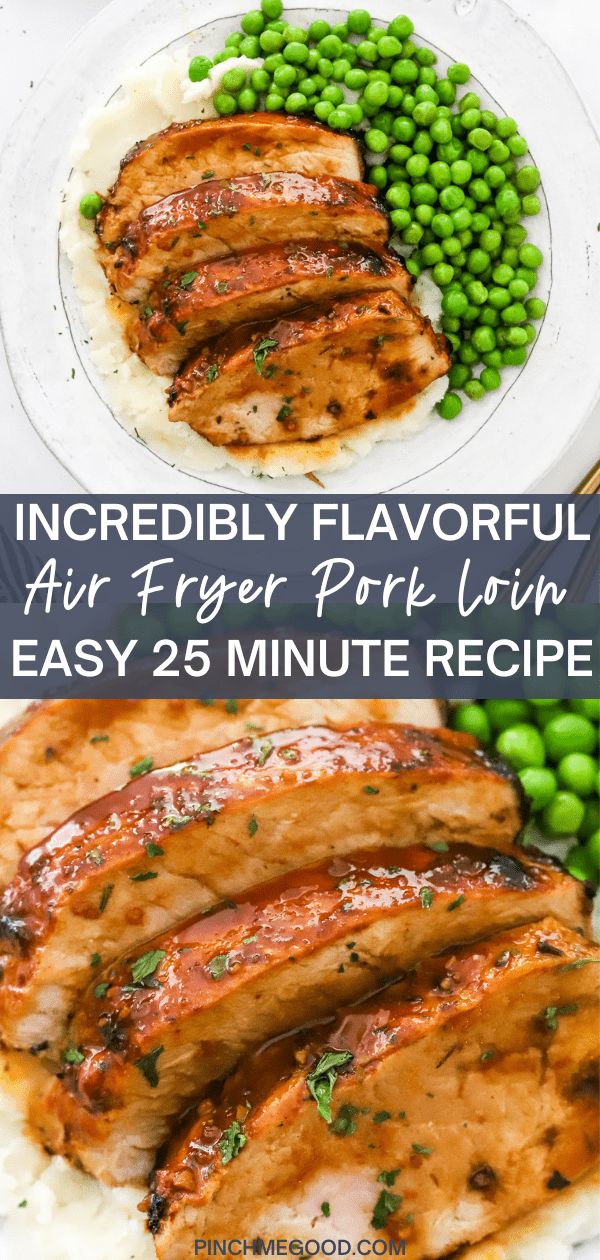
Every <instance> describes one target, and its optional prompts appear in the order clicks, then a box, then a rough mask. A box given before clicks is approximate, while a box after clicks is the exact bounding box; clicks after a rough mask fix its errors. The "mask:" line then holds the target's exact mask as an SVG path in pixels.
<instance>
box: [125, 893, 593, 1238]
mask: <svg viewBox="0 0 600 1260" xmlns="http://www.w3.org/2000/svg"><path fill="white" fill-rule="evenodd" d="M599 962H600V951H599V950H598V948H597V947H596V946H594V945H592V944H591V943H590V942H588V941H585V940H582V938H581V937H580V936H579V935H578V934H577V933H574V932H572V931H571V930H570V929H569V928H567V927H564V926H562V925H561V924H559V923H558V922H557V921H556V920H554V919H552V918H549V919H545V920H543V921H542V922H540V923H537V924H535V925H533V926H531V925H530V926H527V927H519V928H516V929H513V930H511V931H510V932H507V933H502V934H500V935H497V936H493V937H491V938H489V939H487V940H485V941H482V942H480V943H479V944H477V945H474V946H473V945H471V946H467V947H466V948H464V949H462V948H461V949H460V950H457V951H456V952H455V953H450V954H445V955H444V956H442V957H440V958H436V959H433V960H431V961H429V962H427V963H424V964H423V965H422V966H420V967H418V968H417V969H416V971H415V972H414V973H413V974H412V975H411V976H410V977H409V978H408V980H407V981H404V982H402V983H401V984H400V985H398V986H397V987H396V986H394V987H393V988H391V989H388V990H387V991H384V992H383V993H381V994H380V995H379V996H378V997H377V998H376V999H375V1000H369V1001H368V1002H366V1003H365V1004H363V1005H362V1006H361V1005H359V1006H356V1007H354V1008H350V1009H349V1010H346V1012H345V1013H344V1014H342V1015H341V1016H340V1017H339V1018H337V1019H336V1021H335V1022H334V1023H332V1024H331V1025H330V1027H329V1029H323V1028H321V1029H320V1030H319V1031H318V1032H317V1034H316V1036H315V1035H314V1034H313V1036H309V1037H308V1039H306V1038H304V1037H302V1036H295V1037H292V1038H287V1039H285V1040H283V1041H280V1042H279V1043H275V1044H274V1045H272V1046H271V1047H270V1048H267V1049H266V1050H264V1051H263V1052H262V1053H258V1054H257V1055H255V1056H254V1057H250V1058H249V1059H246V1060H244V1061H243V1063H242V1064H241V1066H240V1068H239V1070H238V1072H237V1073H236V1074H235V1075H234V1076H233V1077H231V1078H230V1079H229V1081H228V1082H227V1083H226V1085H225V1087H224V1089H223V1092H222V1094H221V1096H220V1097H219V1096H218V1095H217V1096H216V1098H215V1099H214V1100H212V1099H206V1100H205V1101H204V1102H203V1103H201V1105H200V1108H199V1110H198V1112H197V1115H196V1118H195V1120H194V1122H193V1123H192V1126H191V1127H190V1128H188V1129H187V1130H185V1131H184V1132H183V1133H180V1134H178V1135H177V1136H176V1138H175V1139H174V1141H173V1143H172V1145H171V1148H170V1151H169V1153H168V1155H167V1156H166V1159H165V1162H164V1163H163V1164H162V1165H161V1167H160V1169H159V1171H158V1172H157V1174H156V1175H155V1178H154V1182H153V1186H152V1192H151V1195H150V1198H149V1202H148V1208H149V1218H148V1219H149V1225H150V1228H151V1230H152V1231H153V1232H154V1233H155V1235H156V1247H157V1252H158V1256H159V1258H160V1260H167V1257H168V1260H184V1257H187V1256H189V1254H190V1248H191V1247H193V1239H194V1238H232V1237H235V1238H255V1237H260V1238H262V1239H264V1240H271V1239H275V1240H277V1239H285V1238H289V1237H293V1238H296V1239H299V1240H300V1241H306V1240H308V1239H312V1238H313V1237H314V1236H315V1235H316V1236H317V1237H327V1238H330V1239H331V1238H334V1239H337V1238H340V1237H341V1238H345V1239H348V1240H350V1241H351V1242H352V1243H353V1244H354V1245H356V1243H357V1242H358V1240H360V1239H364V1240H375V1239H379V1240H389V1241H392V1240H393V1241H395V1242H399V1241H400V1240H402V1239H404V1240H405V1242H406V1251H407V1255H410V1256H411V1257H413V1260H434V1258H436V1257H441V1256H446V1255H448V1254H449V1253H450V1252H452V1253H453V1254H454V1250H455V1248H458V1247H460V1246H461V1245H464V1244H465V1243H475V1242H477V1241H478V1240H479V1239H481V1238H483V1237H485V1236H486V1235H488V1234H490V1233H491V1232H492V1231H494V1230H497V1229H499V1228H501V1227H502V1226H503V1225H505V1224H506V1223H507V1222H508V1221H510V1220H512V1219H514V1218H516V1217H519V1216H521V1215H523V1214H524V1213H526V1212H528V1211H530V1210H532V1209H533V1208H535V1207H538V1206H540V1205H542V1204H544V1203H547V1202H550V1201H551V1200H552V1199H554V1198H556V1197H557V1196H558V1195H559V1194H560V1191H561V1189H562V1188H563V1187H564V1186H565V1185H568V1184H569V1182H572V1181H575V1180H576V1179H577V1178H578V1177H580V1176H582V1175H584V1174H585V1173H586V1172H587V1171H588V1170H589V1169H590V1168H591V1167H592V1166H593V1165H594V1163H595V1162H596V1160H597V1159H598V1104H597V1091H596V1089H595V1085H596V1086H597V1073H598V1062H597V1059H598V1045H597V1024H598V982H599V979H600V970H599V967H598V963H599ZM324 1205H327V1206H324Z"/></svg>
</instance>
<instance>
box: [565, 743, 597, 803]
mask: <svg viewBox="0 0 600 1260" xmlns="http://www.w3.org/2000/svg"><path fill="white" fill-rule="evenodd" d="M597 774H598V763H597V761H596V760H595V758H594V757H590V756H589V754H588V753H577V752H574V753H567V755H566V757H561V760H560V761H559V763H558V766H557V775H558V781H559V783H560V784H561V786H562V787H564V788H568V790H569V791H571V792H575V793H576V794H577V796H591V794H592V792H594V791H595V788H596V778H597Z"/></svg>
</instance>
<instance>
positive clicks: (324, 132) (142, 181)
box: [96, 114, 363, 248]
mask: <svg viewBox="0 0 600 1260" xmlns="http://www.w3.org/2000/svg"><path fill="white" fill-rule="evenodd" d="M260 171H295V172H299V173H300V174H301V175H337V176H341V177H342V178H343V179H357V180H360V179H362V177H363V162H362V157H361V152H360V148H359V145H358V143H357V141H356V140H355V139H353V137H352V136H349V135H340V134H339V133H336V132H334V131H332V130H331V128H330V127H323V126H320V125H319V123H317V122H312V121H309V120H308V119H306V118H293V117H291V116H287V117H286V115H284V114H246V115H244V114H238V116H237V117H236V118H235V119H234V120H231V119H229V118H210V119H207V120H206V121H205V122H201V121H199V120H197V119H194V120H193V121H192V122H187V123H173V125H172V126H171V127H167V128H166V130H165V131H159V132H158V133H157V134H155V135H152V136H149V137H148V139H147V140H142V141H140V143H139V144H136V145H134V147H133V148H132V149H130V151H129V153H127V154H126V156H125V157H124V158H123V161H122V162H121V169H120V171H119V176H118V178H117V180H116V182H115V183H114V184H113V186H112V188H111V189H110V192H109V193H108V196H107V198H106V200H105V202H104V206H103V208H102V210H101V212H100V214H99V215H98V218H97V220H96V225H97V232H98V236H99V238H100V241H101V242H102V244H103V245H104V246H105V247H106V248H114V246H115V244H116V243H118V242H119V241H120V240H121V237H122V236H123V235H124V233H125V231H126V229H127V226H128V224H129V223H131V222H132V220H133V219H136V218H137V216H138V214H140V212H141V211H142V210H144V209H145V207H146V206H151V205H152V204H153V203H154V202H155V201H160V200H161V198H162V197H167V196H169V194H170V193H174V192H180V191H181V189H182V188H190V187H192V186H193V185H194V184H198V183H200V182H201V181H202V180H203V179H230V178H231V177H232V176H234V175H251V174H255V173H256V172H260Z"/></svg>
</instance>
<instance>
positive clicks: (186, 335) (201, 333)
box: [128, 244, 413, 376]
mask: <svg viewBox="0 0 600 1260" xmlns="http://www.w3.org/2000/svg"><path fill="white" fill-rule="evenodd" d="M183 280H184V283H183V284H182V283H181V279H180V280H179V281H176V282H175V283H173V284H170V285H169V286H168V287H167V288H166V289H164V290H162V291H161V290H160V289H159V290H158V291H157V292H156V293H155V294H152V295H151V296H150V298H149V305H148V306H147V307H146V308H145V312H144V314H143V315H138V314H137V312H136V314H135V315H134V317H133V320H132V322H131V324H130V326H129V329H128V340H129V344H130V346H131V349H132V350H134V351H135V352H136V354H138V355H139V357H140V359H142V360H143V362H144V363H145V364H146V365H147V367H149V368H151V369H152V371H153V372H158V373H160V374H161V375H165V376H166V375H170V376H173V374H174V373H175V372H176V371H177V370H178V368H179V367H180V366H181V364H182V363H183V361H184V359H186V358H188V356H189V354H190V353H191V351H192V350H194V349H195V348H196V347H197V346H199V345H201V344H202V342H205V341H208V340H209V339H210V338H211V337H217V336H219V335H220V334H222V333H225V332H227V330H228V329H231V328H233V327H235V325H237V324H247V323H257V322H258V321H259V320H265V319H276V318H277V316H278V315H281V314H283V313H285V312H286V311H291V310H294V309H297V308H298V307H302V306H306V305H307V304H309V303H313V302H317V303H323V302H331V301H335V300H336V298H339V297H346V296H347V295H349V294H352V293H354V294H356V293H361V292H365V291H368V290H370V291H372V292H377V291H378V290H382V289H388V290H389V289H391V290H393V291H394V292H395V293H399V294H400V296H401V297H404V298H406V299H407V300H410V295H411V289H412V285H413V281H412V278H411V277H410V275H409V273H408V272H407V270H406V268H405V267H404V266H403V265H402V263H401V262H400V261H399V260H398V258H397V257H396V256H395V255H394V254H392V253H390V252H388V251H384V252H382V253H374V252H373V250H362V249H358V248H355V249H348V248H344V247H343V246H342V245H335V244H334V245H324V246H319V245H314V246H311V245H277V246H273V247H271V248H267V249H263V250H257V251H256V252H253V253H249V254H245V255H244V257H243V258H242V259H239V258H222V259H219V260H218V261H217V262H212V263H207V264H205V265H204V266H203V267H201V268H200V270H199V271H198V273H197V275H196V276H195V278H194V279H193V280H191V281H189V280H188V279H187V277H185V276H184V277H183Z"/></svg>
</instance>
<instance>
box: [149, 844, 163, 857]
mask: <svg viewBox="0 0 600 1260" xmlns="http://www.w3.org/2000/svg"><path fill="white" fill-rule="evenodd" d="M144 848H145V850H146V853H147V854H148V857H162V856H163V854H164V849H161V847H160V845H159V844H154V843H153V841H152V840H149V841H148V843H147V844H145V845H144Z"/></svg>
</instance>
